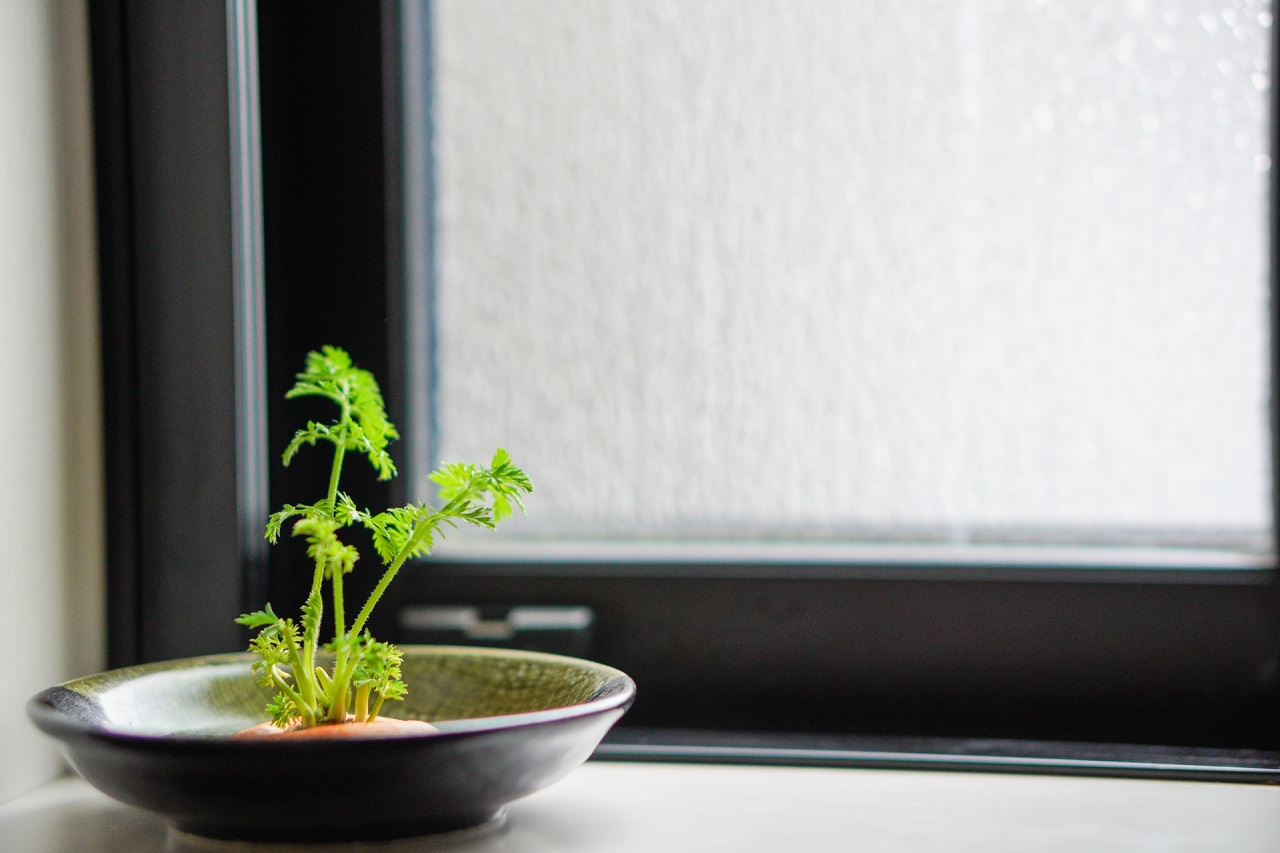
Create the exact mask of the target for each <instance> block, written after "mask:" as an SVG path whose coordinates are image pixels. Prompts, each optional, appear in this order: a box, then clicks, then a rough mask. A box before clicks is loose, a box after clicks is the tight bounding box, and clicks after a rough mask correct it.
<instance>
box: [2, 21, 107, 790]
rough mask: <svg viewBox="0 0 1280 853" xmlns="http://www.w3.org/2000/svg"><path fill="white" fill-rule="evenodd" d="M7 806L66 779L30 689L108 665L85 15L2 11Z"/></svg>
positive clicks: (4, 761) (4, 763)
mask: <svg viewBox="0 0 1280 853" xmlns="http://www.w3.org/2000/svg"><path fill="white" fill-rule="evenodd" d="M0 8H2V10H3V14H2V15H0V371H2V373H0V375H2V376H3V380H2V381H0V388H2V391H0V401H2V402H0V460H3V461H2V462H0V550H2V551H3V559H0V648H2V649H4V650H5V657H4V660H3V662H0V672H3V673H4V678H3V681H0V684H3V687H2V688H0V802H4V801H6V800H9V799H12V798H13V797H15V796H17V795H18V794H21V793H22V792H23V791H25V790H28V789H30V788H32V787H34V786H36V785H38V784H39V783H40V782H42V781H44V780H45V779H47V778H49V777H51V776H53V775H55V774H57V773H58V772H59V770H60V766H61V765H60V764H59V761H58V759H57V756H56V752H55V751H54V749H53V748H52V744H51V742H50V741H48V739H47V738H45V737H44V736H42V735H40V734H39V732H37V731H36V730H35V728H34V727H33V726H32V725H31V724H30V723H29V722H28V721H27V719H26V714H25V711H24V705H25V703H26V700H27V698H28V697H29V696H30V695H31V694H33V693H35V692H36V691H38V690H40V689H42V688H44V687H47V686H49V685H51V684H54V683H57V682H59V681H62V680H65V679H67V678H70V677H72V676H74V675H78V674H83V673H86V672H92V671H94V670H96V669H99V668H101V666H102V660H103V657H104V653H103V650H104V647H105V643H104V630H105V629H104V618H103V575H104V572H103V563H104V560H103V523H102V515H103V501H102V497H101V492H102V484H101V457H102V448H101V441H100V438H99V433H100V429H99V423H100V403H99V387H98V385H99V383H98V371H99V364H98V328H97V322H98V320H97V289H96V272H95V270H96V267H95V263H96V261H95V255H96V244H95V233H94V194H93V161H92V116H91V97H90V77H89V54H88V20H87V13H86V8H85V3H84V2H83V0H3V3H2V4H0Z"/></svg>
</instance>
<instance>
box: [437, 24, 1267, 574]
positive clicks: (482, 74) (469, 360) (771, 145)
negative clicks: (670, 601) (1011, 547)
mask: <svg viewBox="0 0 1280 853" xmlns="http://www.w3.org/2000/svg"><path fill="white" fill-rule="evenodd" d="M432 8H433V20H432V32H433V43H434V47H433V50H434V57H433V74H434V83H433V86H434V90H433V92H432V95H431V103H432V104H433V106H432V110H433V116H432V120H433V134H434V158H435V179H434V180H435V187H434V189H435V192H436V208H435V225H436V238H435V241H436V242H435V253H436V255H435V257H436V260H435V265H436V276H437V280H436V282H435V288H434V305H433V307H432V312H433V318H434V323H435V326H436V330H435V352H434V359H435V368H434V369H435V374H436V381H435V385H434V392H433V397H434V399H433V400H432V411H433V415H432V418H433V422H434V424H435V429H436V434H435V435H434V437H433V441H432V445H433V447H434V452H435V454H436V455H437V456H438V457H440V458H445V459H457V458H476V457H483V456H485V455H486V454H487V453H489V452H491V451H492V448H493V447H494V446H495V445H499V444H501V445H504V446H506V447H507V448H508V449H509V450H510V451H511V453H512V454H513V456H514V457H515V458H516V460H517V461H518V462H520V463H521V464H522V465H523V466H524V467H525V468H526V469H527V470H528V471H529V473H530V475H531V476H532V478H533V480H534V482H535V484H536V486H537V489H538V491H537V493H536V494H535V496H534V499H535V502H536V505H535V509H534V510H533V511H532V512H531V514H530V518H529V519H528V520H527V521H525V522H522V526H521V527H519V528H518V533H520V534H524V535H527V536H531V537H561V538H563V537H568V538H598V537H603V538H607V539H637V538H638V539H673V540H686V539H704V540H705V539H708V538H712V539H714V538H726V539H737V540H740V539H742V538H743V537H749V538H752V539H756V538H761V539H776V540H788V541H790V540H823V541H830V540H836V541H853V540H886V539H888V540H898V539H902V540H912V541H945V542H973V541H997V542H1002V541H1026V540H1050V541H1062V542H1076V543H1080V542H1084V543H1111V542H1123V543H1132V542H1141V543H1145V544H1152V543H1155V544H1169V543H1189V544H1201V545H1205V544H1209V545H1229V546H1232V547H1235V546H1241V547H1247V548H1259V549H1262V548H1266V547H1269V544H1270V536H1271V533H1270V517H1271V503H1270V492H1271V487H1272V484H1271V477H1270V473H1269V471H1270V464H1269V454H1270V436H1269V430H1268V391H1267V387H1268V381H1269V375H1268V367H1267V360H1268V347H1269V341H1268V333H1267V325H1268V315H1267V300H1268V295H1267V294H1268V284H1267V279H1268V275H1269V263H1268V241H1267V218H1268V203H1267V192H1268V181H1269V178H1270V169H1271V162H1270V159H1269V157H1268V151H1269V150H1270V148H1269V139H1268V133H1267V128H1268V124H1269V121H1270V119H1269V115H1268V112H1269V109H1268V101H1269V93H1268V89H1269V86H1270V83H1271V65H1270V50H1269V45H1270V40H1271V34H1270V27H1271V24H1272V18H1271V8H1270V4H1269V3H1266V2H1259V0H1213V2H1210V0H1170V2H1155V0H1151V2H1142V0H1131V2H1097V3H1093V2H1089V3H1082V2H1074V0H1071V2H1067V1H1066V0H1062V2H1055V1H1054V0H1027V2H1023V0H1017V2H1013V1H1012V0H1007V1H1005V2H1002V0H964V1H963V2H950V1H949V0H948V1H947V2H928V0H900V2H895V3H849V2H843V0H831V2H820V1H819V0H807V2H803V3H796V2H788V1H787V0H749V2H744V0H697V2H674V0H652V1H651V0H625V2H623V0H611V2H608V3H600V2H595V0H539V1H538V2H529V3H512V2H504V0H437V2H435V3H434V4H433V7H432Z"/></svg>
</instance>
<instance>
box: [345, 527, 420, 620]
mask: <svg viewBox="0 0 1280 853" xmlns="http://www.w3.org/2000/svg"><path fill="white" fill-rule="evenodd" d="M439 519H440V513H437V514H436V515H432V516H430V517H428V518H426V519H424V520H422V521H420V522H418V524H417V526H415V527H414V528H413V533H412V534H411V535H410V536H409V539H408V541H406V542H405V543H404V547H403V548H401V549H400V553H399V554H397V555H396V558H395V559H394V560H392V561H391V565H389V566H388V567H387V570H386V571H385V572H383V573H382V579H381V580H379V581H378V585H377V586H375V587H374V588H373V592H371V593H369V600H368V601H366V602H365V603H364V607H362V608H360V613H359V615H357V616H356V621H355V622H353V623H352V624H351V633H352V634H359V633H360V632H361V631H362V630H363V629H364V623H365V622H368V621H369V614H371V613H372V612H373V607H374V605H376V604H377V603H378V599H380V598H382V594H383V593H384V592H386V591H387V587H388V586H390V585H391V581H392V580H393V579H395V576H396V572H398V571H400V567H401V566H403V565H404V562H405V560H407V559H409V555H410V554H412V553H413V552H414V550H416V549H417V547H418V545H419V544H421V542H422V540H423V539H424V538H425V537H426V535H427V534H428V533H430V532H431V530H432V529H433V528H435V526H436V525H437V524H438V523H439Z"/></svg>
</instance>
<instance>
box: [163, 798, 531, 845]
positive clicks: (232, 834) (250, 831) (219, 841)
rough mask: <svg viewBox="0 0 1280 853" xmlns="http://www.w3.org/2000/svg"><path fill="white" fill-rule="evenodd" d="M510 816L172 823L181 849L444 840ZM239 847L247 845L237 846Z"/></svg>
mask: <svg viewBox="0 0 1280 853" xmlns="http://www.w3.org/2000/svg"><path fill="white" fill-rule="evenodd" d="M506 820H507V807H506V806H501V807H500V808H499V809H498V810H497V811H495V812H483V813H479V814H461V815H450V816H448V817H443V818H433V819H432V820H430V821H426V822H422V821H418V822H414V823H378V824H370V825H368V826H363V827H361V826H350V825H344V826H338V827H317V826H305V827H292V828H290V827H281V826H255V825H246V824H242V823H237V824H227V823H222V822H206V821H200V820H191V821H181V822H178V823H173V824H170V827H169V834H170V836H171V837H172V838H173V840H174V841H175V844H173V845H170V846H171V848H174V849H177V850H187V851H199V850H210V851H212V850H224V849H227V848H226V847H225V846H224V842H236V843H238V844H242V843H245V842H248V843H256V844H265V845H270V844H323V843H345V842H355V841H391V840H393V839H406V838H431V839H433V840H435V841H440V840H442V839H443V838H444V837H448V838H449V839H450V840H452V839H453V838H454V837H457V838H459V839H462V838H469V837H471V836H472V835H483V834H486V833H489V832H492V831H493V830H495V829H498V828H499V827H501V826H502V825H503V824H505V823H506ZM235 849H237V850H239V849H244V848H243V847H240V846H237V847H236V848H235Z"/></svg>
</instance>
